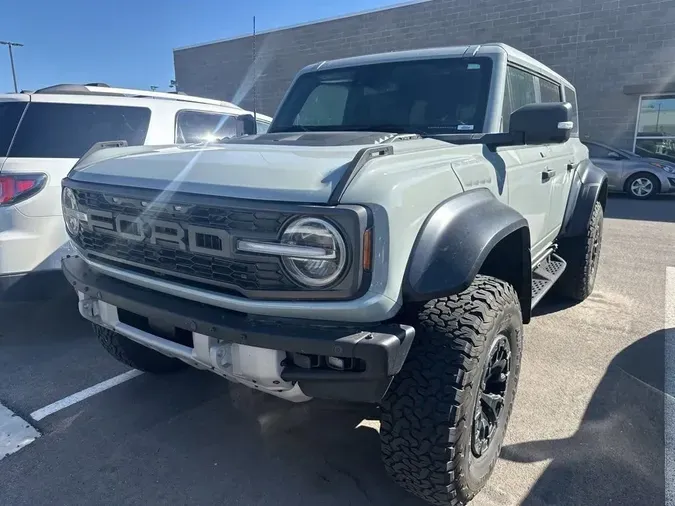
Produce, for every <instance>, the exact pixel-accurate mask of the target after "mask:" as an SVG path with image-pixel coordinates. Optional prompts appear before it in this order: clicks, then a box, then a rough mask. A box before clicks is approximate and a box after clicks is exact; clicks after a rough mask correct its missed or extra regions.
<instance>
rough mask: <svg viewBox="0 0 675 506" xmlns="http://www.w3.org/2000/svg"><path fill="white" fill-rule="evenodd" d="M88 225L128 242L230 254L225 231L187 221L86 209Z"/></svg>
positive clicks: (197, 251) (227, 235)
mask: <svg viewBox="0 0 675 506" xmlns="http://www.w3.org/2000/svg"><path fill="white" fill-rule="evenodd" d="M87 218H88V219H87V221H88V224H89V227H91V228H93V229H96V231H98V232H102V233H106V234H114V235H117V236H119V237H121V238H123V239H127V240H130V241H137V242H144V241H146V242H147V243H149V244H153V245H155V246H162V247H173V248H176V249H179V250H181V251H189V252H191V253H201V254H206V255H212V256H219V257H231V256H232V250H231V241H230V234H229V233H228V232H227V231H226V230H219V229H214V228H207V227H201V226H197V225H190V224H187V223H184V224H180V223H176V222H172V221H165V220H158V219H154V218H152V217H144V216H129V215H125V214H113V213H111V212H109V211H94V210H89V211H88V212H87Z"/></svg>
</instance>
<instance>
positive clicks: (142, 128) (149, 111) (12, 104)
mask: <svg viewBox="0 0 675 506" xmlns="http://www.w3.org/2000/svg"><path fill="white" fill-rule="evenodd" d="M247 114H251V113H249V112H248V111H245V110H243V109H241V108H240V107H237V106H236V105H234V104H231V103H229V102H222V101H219V100H209V99H204V98H198V97H190V96H187V95H182V94H179V93H160V92H148V91H141V90H128V89H119V88H111V87H109V86H106V85H101V84H96V85H70V84H66V85H56V86H51V87H48V88H44V89H41V90H38V91H35V92H30V93H26V92H24V93H18V94H16V93H15V94H6V95H3V94H0V300H7V299H12V300H16V299H25V298H33V297H34V295H36V294H44V293H49V292H50V290H49V289H50V288H51V287H54V288H56V287H58V285H59V284H60V283H61V282H62V280H63V275H62V274H61V272H60V268H61V263H60V260H61V257H62V256H63V255H64V254H65V253H68V252H69V246H68V237H67V235H66V231H65V229H64V226H63V218H62V215H61V179H63V178H64V177H65V176H66V174H68V172H69V171H70V169H71V168H72V167H73V165H75V163H76V162H77V160H78V159H79V158H80V157H81V156H82V155H83V154H84V153H85V152H86V151H87V150H89V149H90V148H91V147H92V146H93V145H94V144H96V143H98V142H103V141H126V142H127V144H128V145H130V146H133V145H166V144H190V143H200V142H208V141H213V140H215V139H219V138H223V137H232V136H236V135H241V134H242V133H243V132H244V127H242V124H243V123H244V122H243V121H241V120H239V119H237V117H238V116H241V115H247ZM249 119H250V118H249ZM256 119H257V130H258V132H260V133H262V132H266V131H267V127H268V126H269V123H270V122H271V118H270V117H268V116H264V115H262V114H257V115H256Z"/></svg>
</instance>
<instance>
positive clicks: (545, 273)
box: [532, 253, 567, 309]
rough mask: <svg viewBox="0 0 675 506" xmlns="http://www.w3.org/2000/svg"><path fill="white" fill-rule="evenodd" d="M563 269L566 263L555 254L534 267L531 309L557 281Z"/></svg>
mask: <svg viewBox="0 0 675 506" xmlns="http://www.w3.org/2000/svg"><path fill="white" fill-rule="evenodd" d="M565 267H567V262H565V261H564V260H563V259H562V258H560V257H559V256H558V255H556V254H555V253H551V254H550V255H549V256H548V257H546V258H545V259H544V260H542V261H541V263H540V264H539V265H537V267H535V269H534V270H533V271H532V309H534V306H536V305H537V304H539V301H541V299H542V298H543V297H544V295H546V292H548V291H549V290H550V289H551V287H552V286H553V284H554V283H555V282H556V281H558V278H560V276H561V275H562V273H563V272H565Z"/></svg>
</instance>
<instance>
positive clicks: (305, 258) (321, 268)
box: [281, 218, 347, 288]
mask: <svg viewBox="0 0 675 506" xmlns="http://www.w3.org/2000/svg"><path fill="white" fill-rule="evenodd" d="M281 243H282V244H286V245H289V246H299V247H307V248H308V254H307V255H302V256H293V257H283V264H284V267H285V268H286V270H287V271H288V274H289V275H290V276H291V277H292V278H293V279H294V280H295V281H297V282H298V283H300V284H301V285H304V286H307V287H310V288H323V287H326V286H328V285H330V284H331V283H334V282H335V280H337V279H338V278H339V277H340V276H341V275H342V273H343V272H344V270H345V267H346V265H347V248H346V246H345V241H344V239H343V238H342V236H341V235H340V232H338V230H337V229H336V228H335V227H334V226H333V225H331V224H330V223H328V222H327V221H325V220H322V219H319V218H300V219H297V220H295V221H293V222H291V223H290V224H289V225H288V226H287V227H286V228H285V229H284V232H283V234H282V236H281ZM310 248H311V249H310Z"/></svg>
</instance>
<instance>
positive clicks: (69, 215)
mask: <svg viewBox="0 0 675 506" xmlns="http://www.w3.org/2000/svg"><path fill="white" fill-rule="evenodd" d="M61 205H62V207H63V219H64V220H65V222H66V228H67V229H68V233H70V235H77V234H78V232H79V231H80V218H79V214H80V213H79V212H78V207H77V199H76V198H75V193H74V192H73V190H71V189H70V188H64V190H63V193H62V194H61Z"/></svg>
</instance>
